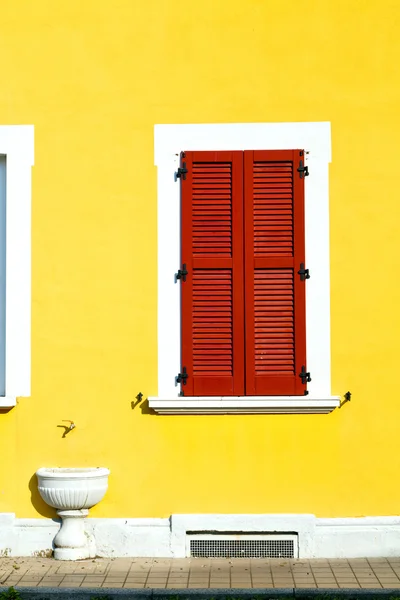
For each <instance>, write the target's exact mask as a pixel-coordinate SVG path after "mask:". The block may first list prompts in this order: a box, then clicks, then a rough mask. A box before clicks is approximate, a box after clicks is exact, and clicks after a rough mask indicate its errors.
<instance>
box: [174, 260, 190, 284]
mask: <svg viewBox="0 0 400 600" xmlns="http://www.w3.org/2000/svg"><path fill="white" fill-rule="evenodd" d="M188 273H189V271H188V270H187V269H186V263H184V264H183V265H182V269H179V271H178V272H177V273H175V277H176V278H177V279H182V281H186V275H187V274H188Z"/></svg>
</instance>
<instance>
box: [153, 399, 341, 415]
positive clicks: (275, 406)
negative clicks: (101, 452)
mask: <svg viewBox="0 0 400 600" xmlns="http://www.w3.org/2000/svg"><path fill="white" fill-rule="evenodd" d="M149 406H150V408H152V409H153V410H155V411H156V412H157V413H159V414H161V415H201V414H223V415H228V414H327V413H330V412H332V411H333V410H334V409H335V408H338V407H339V406H340V397H339V396H328V395H327V396H325V397H324V398H309V397H308V396H304V397H303V396H301V397H299V396H285V397H282V396H246V397H239V396H215V397H214V396H213V397H193V396H191V397H185V396H183V397H182V398H179V399H177V398H160V397H151V398H149Z"/></svg>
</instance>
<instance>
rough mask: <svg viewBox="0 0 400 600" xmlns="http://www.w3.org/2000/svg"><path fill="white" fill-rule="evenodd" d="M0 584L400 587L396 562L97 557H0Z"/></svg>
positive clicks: (51, 585)
mask: <svg viewBox="0 0 400 600" xmlns="http://www.w3.org/2000/svg"><path fill="white" fill-rule="evenodd" d="M0 585H1V586H5V587H10V586H13V587H19V586H25V587H35V586H40V587H63V588H66V587H70V588H74V587H81V588H84V587H86V588H100V587H102V588H169V589H171V588H174V589H178V588H258V589H260V588H294V587H295V588H400V558H388V559H386V558H373V559H364V558H359V559H349V560H347V559H334V560H326V559H318V560H317V559H316V560H302V559H298V560H288V559H282V560H281V559H271V560H266V559H253V560H250V559H245V558H243V559H199V558H183V559H159V558H132V559H128V558H117V559H101V558H97V559H95V560H85V561H79V562H59V561H55V560H52V559H49V558H43V559H41V558H15V559H13V558H1V559H0Z"/></svg>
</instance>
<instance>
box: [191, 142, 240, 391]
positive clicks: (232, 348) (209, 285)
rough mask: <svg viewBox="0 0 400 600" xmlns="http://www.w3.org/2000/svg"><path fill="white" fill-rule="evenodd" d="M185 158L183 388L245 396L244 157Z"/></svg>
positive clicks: (197, 154) (228, 154)
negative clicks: (184, 371) (184, 377)
mask: <svg viewBox="0 0 400 600" xmlns="http://www.w3.org/2000/svg"><path fill="white" fill-rule="evenodd" d="M183 160H184V161H185V162H186V168H187V170H188V172H187V174H186V179H185V180H183V181H182V194H181V201H182V209H181V210H182V223H181V224H182V238H181V239H182V264H186V268H187V271H188V275H187V277H186V281H182V283H181V286H182V296H181V298H182V307H181V310H182V368H183V367H186V371H187V373H188V378H187V380H186V384H185V385H182V391H183V392H184V394H185V396H220V395H224V396H228V395H243V394H244V292H243V153H242V152H186V153H185V157H184V158H183Z"/></svg>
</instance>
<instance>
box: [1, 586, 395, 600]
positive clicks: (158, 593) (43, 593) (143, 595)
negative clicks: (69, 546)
mask: <svg viewBox="0 0 400 600" xmlns="http://www.w3.org/2000/svg"><path fill="white" fill-rule="evenodd" d="M8 590H9V587H0V594H1V593H2V592H6V593H7V591H8ZM15 590H18V592H19V594H20V596H21V600H102V599H103V600H124V599H125V600H128V599H129V598H133V599H134V600H186V599H188V600H214V599H215V600H246V599H247V600H294V599H296V598H298V599H299V600H314V599H315V600H335V599H336V598H337V599H339V600H361V598H365V597H367V598H370V599H373V598H379V600H397V599H398V600H400V589H397V588H394V589H385V590H383V589H381V588H376V589H371V588H369V589H345V588H342V589H336V588H332V589H329V588H324V589H311V588H310V589H296V588H285V589H284V588H276V589H274V588H268V589H262V588H261V589H247V588H246V589H239V588H229V589H228V588H227V589H212V588H208V589H200V588H193V589H177V590H174V589H135V588H134V589H126V588H125V589H120V588H84V589H83V588H51V587H32V588H30V587H18V586H16V587H15Z"/></svg>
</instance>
